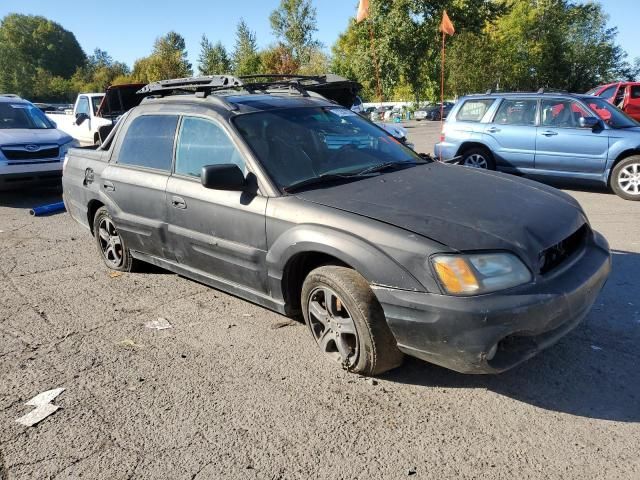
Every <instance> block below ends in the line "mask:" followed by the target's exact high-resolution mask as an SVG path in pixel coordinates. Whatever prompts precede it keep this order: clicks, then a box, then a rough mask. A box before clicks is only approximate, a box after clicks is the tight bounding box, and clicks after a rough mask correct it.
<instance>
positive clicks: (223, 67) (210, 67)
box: [198, 35, 231, 75]
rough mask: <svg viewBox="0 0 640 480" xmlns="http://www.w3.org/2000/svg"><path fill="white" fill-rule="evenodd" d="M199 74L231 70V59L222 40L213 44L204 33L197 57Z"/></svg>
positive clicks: (220, 73)
mask: <svg viewBox="0 0 640 480" xmlns="http://www.w3.org/2000/svg"><path fill="white" fill-rule="evenodd" d="M198 64H199V65H198V70H199V71H200V75H222V74H225V73H230V72H231V59H230V58H229V54H228V53H227V49H226V48H224V45H222V42H218V43H216V44H215V45H213V44H212V43H211V42H210V41H209V39H208V38H207V36H206V35H202V40H201V41H200V56H199V57H198Z"/></svg>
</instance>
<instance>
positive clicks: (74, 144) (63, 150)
mask: <svg viewBox="0 0 640 480" xmlns="http://www.w3.org/2000/svg"><path fill="white" fill-rule="evenodd" d="M79 146H80V142H78V140H76V139H75V138H74V139H73V140H71V141H70V142H67V143H65V144H64V145H60V157H65V156H66V155H67V152H68V151H69V149H70V148H76V147H79Z"/></svg>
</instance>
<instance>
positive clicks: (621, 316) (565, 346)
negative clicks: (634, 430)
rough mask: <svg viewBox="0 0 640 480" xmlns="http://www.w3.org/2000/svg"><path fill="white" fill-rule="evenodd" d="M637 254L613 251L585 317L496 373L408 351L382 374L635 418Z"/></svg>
mask: <svg viewBox="0 0 640 480" xmlns="http://www.w3.org/2000/svg"><path fill="white" fill-rule="evenodd" d="M639 272H640V254H638V253H631V252H621V251H614V252H613V271H612V274H611V277H610V278H609V281H608V283H607V285H606V286H605V288H604V290H603V291H602V293H601V294H600V296H599V297H598V299H597V300H596V304H595V305H594V307H593V309H592V310H591V312H590V314H589V316H588V317H587V319H586V320H585V321H584V322H583V323H582V324H581V325H579V326H578V327H577V328H576V330H574V332H572V333H571V334H569V335H568V336H567V337H565V338H564V339H562V340H561V341H560V342H559V343H558V344H557V345H554V346H553V347H551V348H549V349H548V350H545V351H543V352H541V353H540V354H539V355H538V356H536V357H534V358H533V359H531V360H529V361H527V362H525V363H523V364H521V365H519V366H518V367H516V368H514V369H512V370H510V371H507V372H505V373H502V374H500V375H463V374H459V373H456V372H453V371H450V370H447V369H444V368H440V367H437V366H435V365H430V364H428V363H425V362H421V361H419V360H416V359H413V358H407V360H406V361H405V363H404V365H403V366H402V367H400V368H398V369H396V370H394V371H392V372H389V373H388V374H387V375H385V377H384V378H385V379H387V380H390V381H393V382H399V383H405V384H414V385H423V386H427V387H444V388H483V389H488V390H491V391H494V392H496V393H499V394H501V395H505V396H507V397H511V398H513V399H515V400H518V401H521V402H526V403H529V404H531V405H535V406H537V407H539V408H544V409H546V410H550V411H556V412H562V413H568V414H571V415H578V416H581V417H587V418H595V419H603V420H613V421H619V422H640V354H639V353H638V343H639V341H640V282H639V281H638V277H639V275H640V274H639Z"/></svg>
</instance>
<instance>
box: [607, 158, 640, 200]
mask: <svg viewBox="0 0 640 480" xmlns="http://www.w3.org/2000/svg"><path fill="white" fill-rule="evenodd" d="M609 184H610V186H611V189H612V190H613V192H614V193H615V194H616V195H618V196H619V197H620V198H624V199H625V200H635V201H638V200H640V155H633V156H631V157H627V158H625V159H624V160H622V161H620V162H618V163H617V164H616V166H615V167H613V172H611V179H610V180H609Z"/></svg>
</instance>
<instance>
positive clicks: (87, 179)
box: [83, 168, 95, 187]
mask: <svg viewBox="0 0 640 480" xmlns="http://www.w3.org/2000/svg"><path fill="white" fill-rule="evenodd" d="M94 178H95V177H94V174H93V168H87V169H86V170H85V171H84V182H83V183H84V186H85V187H86V186H87V185H89V184H91V183H93V180H94Z"/></svg>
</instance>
